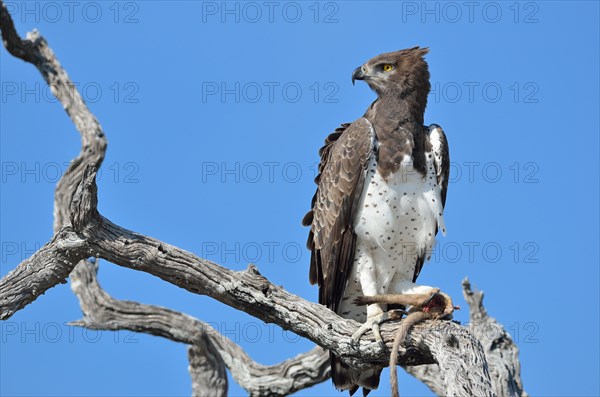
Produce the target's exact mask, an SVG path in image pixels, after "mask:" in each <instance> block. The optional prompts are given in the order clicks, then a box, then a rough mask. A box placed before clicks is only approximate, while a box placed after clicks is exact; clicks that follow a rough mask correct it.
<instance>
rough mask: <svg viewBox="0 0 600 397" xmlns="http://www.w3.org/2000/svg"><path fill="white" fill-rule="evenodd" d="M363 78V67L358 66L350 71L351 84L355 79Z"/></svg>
mask: <svg viewBox="0 0 600 397" xmlns="http://www.w3.org/2000/svg"><path fill="white" fill-rule="evenodd" d="M364 79H365V69H364V67H363V66H359V67H357V68H356V69H354V72H352V85H354V81H355V80H364Z"/></svg>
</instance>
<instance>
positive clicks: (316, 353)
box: [70, 262, 329, 396]
mask: <svg viewBox="0 0 600 397" xmlns="http://www.w3.org/2000/svg"><path fill="white" fill-rule="evenodd" d="M96 270H97V266H96V264H95V263H91V262H88V263H83V264H82V265H80V266H77V268H76V269H75V271H74V272H73V274H72V277H73V276H77V280H79V281H78V282H73V283H71V286H72V288H73V292H74V293H75V295H77V297H78V298H79V302H80V304H81V310H82V311H83V314H84V318H83V319H82V320H79V321H74V322H72V323H70V324H71V325H77V326H83V327H87V328H91V329H100V330H122V329H126V330H130V331H134V332H143V333H147V334H151V335H156V336H161V337H164V338H167V339H170V340H173V341H176V342H182V343H186V344H190V345H201V344H202V343H203V342H204V340H205V339H204V338H209V339H210V341H211V343H212V345H213V346H214V348H215V349H216V351H217V352H218V353H219V354H220V356H221V357H222V359H223V361H224V363H225V365H226V366H227V367H228V368H229V370H230V371H231V375H232V376H233V378H234V379H235V381H236V382H237V383H238V384H239V385H240V386H242V387H243V388H244V389H246V390H247V391H248V392H249V393H250V394H251V395H255V396H268V395H287V394H290V393H293V392H295V391H297V390H301V389H304V388H306V387H310V386H313V385H315V384H317V383H320V382H323V381H324V380H326V379H327V377H328V372H329V355H328V354H327V353H326V352H325V350H323V349H321V348H320V347H317V348H315V349H313V350H311V351H310V352H308V353H304V354H301V355H298V356H297V357H294V358H292V359H289V360H287V361H284V362H282V363H280V364H277V365H272V366H264V365H261V364H258V363H256V362H255V361H253V360H252V359H251V358H250V357H249V356H248V354H247V353H246V352H245V351H244V350H243V349H242V348H241V347H240V346H239V345H237V344H236V343H234V342H233V341H232V340H231V339H229V338H227V337H226V336H224V335H221V334H220V333H219V332H218V331H217V330H215V329H214V328H213V327H211V326H210V325H208V324H206V323H204V322H202V321H200V320H198V319H195V318H193V317H190V316H188V315H185V314H182V313H179V312H176V311H173V310H169V309H166V308H163V307H158V306H151V305H143V304H140V303H137V302H130V301H120V300H116V299H114V298H112V297H110V296H109V295H108V294H107V293H106V292H105V291H104V290H103V289H102V288H101V287H100V285H99V284H98V281H97V276H96Z"/></svg>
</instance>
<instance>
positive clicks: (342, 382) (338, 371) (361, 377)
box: [329, 353, 382, 396]
mask: <svg viewBox="0 0 600 397" xmlns="http://www.w3.org/2000/svg"><path fill="white" fill-rule="evenodd" d="M329 361H330V363H331V380H332V381H333V385H334V386H335V388H336V389H338V390H348V392H349V393H350V395H351V396H352V395H353V394H354V393H356V391H357V390H358V388H359V387H362V388H363V396H366V395H368V394H369V392H371V390H375V389H377V386H379V378H380V377H381V371H382V368H377V369H369V370H366V371H360V370H356V369H352V368H350V367H349V366H348V365H347V364H346V363H344V362H343V361H342V360H341V359H340V358H339V357H338V356H336V355H335V354H333V353H329Z"/></svg>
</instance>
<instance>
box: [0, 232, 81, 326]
mask: <svg viewBox="0 0 600 397" xmlns="http://www.w3.org/2000/svg"><path fill="white" fill-rule="evenodd" d="M84 247H85V244H84V241H83V239H81V238H80V237H79V236H78V235H77V234H76V233H75V232H74V231H73V229H72V228H70V227H65V228H63V229H62V230H60V231H59V232H58V233H57V234H56V235H55V236H54V238H53V239H52V241H50V242H49V243H47V244H46V245H44V246H43V247H42V248H40V249H39V250H38V251H37V252H36V253H35V254H33V255H32V256H31V257H30V258H27V259H25V260H24V261H23V262H21V263H20V264H19V265H18V266H17V267H16V268H15V269H14V270H12V271H11V272H10V273H8V274H7V275H6V276H4V277H3V278H2V280H0V319H1V320H6V319H8V318H10V317H11V316H12V315H13V314H14V313H15V312H17V311H19V310H21V309H22V308H24V307H25V306H26V305H28V304H30V303H31V302H33V301H34V300H36V299H37V297H38V296H40V295H42V294H43V293H44V292H46V291H47V290H48V289H49V288H52V287H54V286H55V285H57V284H64V283H66V282H67V281H66V278H67V277H68V276H69V273H70V272H71V270H73V268H74V267H75V265H76V264H77V262H79V261H80V260H81V259H83V258H85V254H84Z"/></svg>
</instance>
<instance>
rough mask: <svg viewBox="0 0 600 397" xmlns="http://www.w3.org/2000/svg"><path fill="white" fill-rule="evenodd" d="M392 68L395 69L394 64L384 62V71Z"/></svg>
mask: <svg viewBox="0 0 600 397" xmlns="http://www.w3.org/2000/svg"><path fill="white" fill-rule="evenodd" d="M392 69H394V65H392V64H390V63H384V64H383V71H384V72H390V71H391V70H392Z"/></svg>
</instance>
